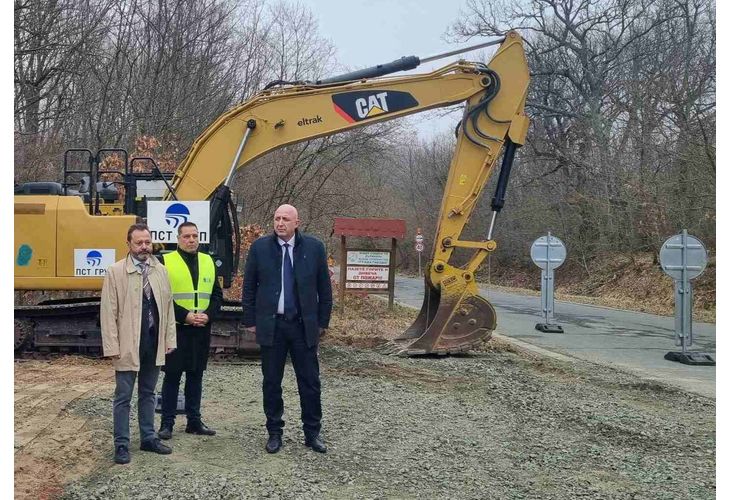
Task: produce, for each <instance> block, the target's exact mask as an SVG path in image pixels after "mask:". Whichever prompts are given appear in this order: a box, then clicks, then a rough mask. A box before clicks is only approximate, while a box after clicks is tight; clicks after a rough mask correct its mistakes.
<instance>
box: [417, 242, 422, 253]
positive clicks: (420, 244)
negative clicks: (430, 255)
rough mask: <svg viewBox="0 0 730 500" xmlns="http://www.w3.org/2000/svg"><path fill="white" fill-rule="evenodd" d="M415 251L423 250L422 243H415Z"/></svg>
mask: <svg viewBox="0 0 730 500" xmlns="http://www.w3.org/2000/svg"><path fill="white" fill-rule="evenodd" d="M416 252H423V243H420V242H419V243H416Z"/></svg>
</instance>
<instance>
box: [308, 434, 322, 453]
mask: <svg viewBox="0 0 730 500" xmlns="http://www.w3.org/2000/svg"><path fill="white" fill-rule="evenodd" d="M304 446H308V447H309V448H312V449H313V450H314V451H316V452H317V453H327V446H325V444H324V441H323V440H322V438H321V437H319V436H314V437H313V438H307V439H305V440H304Z"/></svg>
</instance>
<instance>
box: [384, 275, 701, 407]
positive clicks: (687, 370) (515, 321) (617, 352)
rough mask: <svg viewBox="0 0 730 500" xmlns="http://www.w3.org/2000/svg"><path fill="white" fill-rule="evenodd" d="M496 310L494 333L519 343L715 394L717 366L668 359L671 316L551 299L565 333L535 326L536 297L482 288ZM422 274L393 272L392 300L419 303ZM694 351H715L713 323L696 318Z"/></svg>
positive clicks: (673, 348) (538, 310)
mask: <svg viewBox="0 0 730 500" xmlns="http://www.w3.org/2000/svg"><path fill="white" fill-rule="evenodd" d="M480 290H481V292H482V296H484V297H485V298H486V299H487V300H489V301H490V302H491V303H492V304H493V305H494V308H495V310H496V311H497V329H496V331H495V333H497V334H501V335H503V336H505V337H508V338H511V339H515V340H516V341H517V342H522V343H526V344H527V345H530V346H536V347H537V348H542V349H545V350H547V351H549V352H553V353H559V354H563V355H567V356H572V357H575V358H580V359H583V360H587V361H592V362H596V363H600V364H605V365H611V366H613V367H615V368H618V369H621V370H626V371H630V372H632V373H636V374H638V375H640V376H642V377H644V378H648V379H652V380H659V381H662V382H665V383H668V384H670V385H674V386H677V387H680V388H682V389H684V390H687V391H690V392H694V393H697V394H702V395H704V396H709V397H713V398H714V397H715V367H714V366H689V365H683V364H681V363H677V362H673V361H667V360H665V359H664V355H665V354H666V353H667V352H668V351H678V350H681V348H679V347H677V346H675V344H674V318H673V317H666V316H657V315H654V314H646V313H641V312H633V311H624V310H619V309H611V308H607V307H599V306H591V305H585V304H576V303H572V302H563V301H555V319H556V321H557V323H558V324H560V325H561V326H562V327H563V329H564V330H565V333H562V334H557V333H543V332H540V331H538V330H535V324H536V323H538V322H541V321H542V313H541V308H540V297H539V296H536V297H532V296H525V295H520V294H514V293H505V292H502V291H496V290H493V289H487V288H486V287H484V286H483V287H480ZM423 291H424V285H423V280H422V279H420V278H408V277H404V276H397V277H396V287H395V299H396V300H397V301H398V302H400V303H403V304H406V305H410V306H414V307H416V308H420V307H421V303H422V301H423ZM693 333H694V344H693V346H692V347H691V348H690V350H692V351H702V352H708V353H713V354H714V353H715V325H714V324H711V323H697V322H696V323H694V324H693Z"/></svg>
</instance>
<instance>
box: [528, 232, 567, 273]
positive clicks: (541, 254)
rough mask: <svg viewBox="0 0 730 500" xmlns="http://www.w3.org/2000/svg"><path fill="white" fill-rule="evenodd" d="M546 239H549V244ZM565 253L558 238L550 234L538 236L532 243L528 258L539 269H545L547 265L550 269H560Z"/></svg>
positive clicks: (563, 246)
mask: <svg viewBox="0 0 730 500" xmlns="http://www.w3.org/2000/svg"><path fill="white" fill-rule="evenodd" d="M548 238H550V241H549V242H548ZM566 253H567V252H566V250H565V245H564V244H563V242H562V241H560V238H558V237H556V236H553V235H551V234H548V235H547V236H540V237H539V238H538V239H536V240H535V241H534V242H533V243H532V247H531V248H530V258H532V262H534V263H535V264H537V265H538V267H539V268H540V269H547V268H548V264H549V267H550V269H556V268H558V267H560V265H561V264H562V263H563V262H565V255H566ZM548 257H549V259H550V261H549V262H548Z"/></svg>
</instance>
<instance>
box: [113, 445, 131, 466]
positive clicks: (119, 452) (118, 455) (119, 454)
mask: <svg viewBox="0 0 730 500" xmlns="http://www.w3.org/2000/svg"><path fill="white" fill-rule="evenodd" d="M129 460H130V459H129V448H127V447H126V446H124V445H123V444H120V445H119V446H117V448H116V450H115V451H114V463H117V464H128V463H129Z"/></svg>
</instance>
